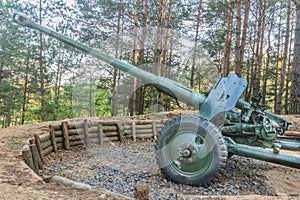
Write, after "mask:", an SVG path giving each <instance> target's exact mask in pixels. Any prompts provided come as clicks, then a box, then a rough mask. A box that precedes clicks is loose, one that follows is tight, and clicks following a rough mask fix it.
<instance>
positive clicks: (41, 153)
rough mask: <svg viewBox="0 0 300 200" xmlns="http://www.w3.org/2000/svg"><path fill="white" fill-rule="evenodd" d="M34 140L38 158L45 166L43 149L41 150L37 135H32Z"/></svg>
mask: <svg viewBox="0 0 300 200" xmlns="http://www.w3.org/2000/svg"><path fill="white" fill-rule="evenodd" d="M34 139H35V144H36V147H37V150H38V152H39V155H40V158H41V162H42V163H43V164H46V160H45V156H44V153H43V148H42V143H41V138H40V136H39V135H38V134H34Z"/></svg>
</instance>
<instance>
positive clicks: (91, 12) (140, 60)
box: [0, 0, 300, 128]
mask: <svg viewBox="0 0 300 200" xmlns="http://www.w3.org/2000/svg"><path fill="white" fill-rule="evenodd" d="M0 13H1V14H0V19H1V20H0V21H1V23H0V38H1V40H0V127H2V128H4V127H9V126H15V125H20V124H29V123H36V122H41V121H50V120H61V119H66V118H82V117H90V116H128V115H139V114H149V113H154V112H160V111H170V110H179V109H194V108H191V107H188V106H186V105H185V104H183V103H181V102H179V101H177V100H176V99H174V98H172V97H169V96H167V95H165V94H163V93H161V92H159V91H157V90H156V89H155V88H154V87H153V86H151V84H149V83H145V82H143V81H142V80H139V79H137V78H135V77H133V76H131V75H129V74H128V73H126V72H122V71H120V70H118V69H116V68H114V67H112V66H111V65H109V64H106V63H104V62H102V61H100V60H98V59H96V58H93V57H92V56H91V55H89V54H84V53H82V52H80V51H78V50H75V49H74V48H72V47H70V46H68V45H66V44H64V43H61V42H58V41H57V40H56V39H54V38H51V37H49V36H47V35H44V34H42V33H40V32H38V31H36V30H33V29H29V28H26V27H22V26H19V25H17V24H16V23H14V22H13V17H12V16H13V13H22V14H24V15H26V16H28V17H29V18H30V19H31V20H32V21H35V22H36V23H39V24H41V25H43V26H46V27H49V28H51V29H53V30H55V31H57V32H59V33H61V34H63V35H65V36H67V37H70V38H73V39H75V40H76V41H80V42H81V43H84V44H87V45H89V46H91V47H92V48H94V49H98V50H100V51H102V52H104V53H106V54H108V55H110V56H113V57H115V58H118V59H120V60H122V61H125V62H128V63H130V64H133V65H135V66H138V67H139V68H141V69H144V70H146V71H149V72H151V73H154V74H156V75H157V76H160V77H166V78H169V79H171V80H174V81H176V82H178V83H180V84H182V85H184V86H186V87H189V88H191V89H193V90H195V91H197V92H200V93H202V94H204V95H206V94H207V93H208V92H209V90H210V88H211V87H212V86H213V84H214V83H215V81H216V80H217V79H218V78H219V77H222V76H227V75H228V74H232V73H235V74H237V75H238V76H239V77H243V78H246V79H247V80H248V86H247V88H246V90H245V92H244V93H243V96H242V99H244V100H245V101H249V102H251V98H252V97H253V96H255V95H261V96H262V100H261V104H262V105H265V107H266V108H267V109H268V110H269V111H271V112H273V113H276V114H280V115H287V114H300V46H299V45H300V0H298V1H297V0H276V1H275V0H177V1H174V0H156V1H154V0H127V1H121V0H98V1H97V0H96V1H95V0H15V1H9V0H0Z"/></svg>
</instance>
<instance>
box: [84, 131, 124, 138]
mask: <svg viewBox="0 0 300 200" xmlns="http://www.w3.org/2000/svg"><path fill="white" fill-rule="evenodd" d="M113 136H119V132H106V133H103V136H102V137H113ZM98 137H99V134H98V133H89V138H98Z"/></svg>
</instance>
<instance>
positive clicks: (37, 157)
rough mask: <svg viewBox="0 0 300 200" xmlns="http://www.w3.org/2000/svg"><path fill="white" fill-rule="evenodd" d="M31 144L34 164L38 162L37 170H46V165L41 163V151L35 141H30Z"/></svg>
mask: <svg viewBox="0 0 300 200" xmlns="http://www.w3.org/2000/svg"><path fill="white" fill-rule="evenodd" d="M29 143H30V150H31V154H32V159H33V162H34V163H35V162H37V169H44V164H43V163H42V161H41V157H40V154H39V151H38V149H37V146H36V141H35V139H31V140H29ZM31 145H34V146H33V147H31ZM35 166H36V165H35Z"/></svg>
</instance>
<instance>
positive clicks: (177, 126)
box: [155, 116, 228, 186]
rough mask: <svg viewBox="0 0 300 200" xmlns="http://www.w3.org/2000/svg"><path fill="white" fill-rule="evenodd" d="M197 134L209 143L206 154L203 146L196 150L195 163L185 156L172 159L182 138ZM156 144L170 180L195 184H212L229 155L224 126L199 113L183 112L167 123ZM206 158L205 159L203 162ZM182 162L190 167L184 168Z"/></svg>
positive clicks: (166, 175) (157, 153)
mask: <svg viewBox="0 0 300 200" xmlns="http://www.w3.org/2000/svg"><path fill="white" fill-rule="evenodd" d="M193 137H194V138H195V141H196V140H197V139H196V138H198V137H200V138H201V140H202V139H203V141H202V142H203V144H205V148H204V150H203V151H202V153H203V152H207V154H205V157H201V156H200V154H201V153H199V152H200V151H201V149H202V147H200V148H199V149H200V151H197V153H195V157H196V156H197V158H196V159H197V160H196V159H194V160H196V162H195V163H193V164H192V165H194V166H192V165H191V166H189V164H190V163H188V162H187V161H183V158H182V157H181V158H178V159H177V160H174V161H173V160H172V159H173V157H174V155H175V156H176V151H177V147H178V145H179V143H181V142H182V139H183V140H185V139H184V138H188V139H187V140H190V139H193ZM183 143H184V142H183ZM194 144H196V143H194ZM203 144H201V145H203ZM176 145H177V146H176ZM201 145H199V146H201ZM195 146H197V145H195ZM172 147H174V149H172ZM155 148H156V159H157V163H158V165H159V167H160V169H161V172H162V174H163V175H164V176H165V177H166V178H167V179H168V180H170V181H173V182H175V183H181V184H188V185H195V186H208V185H210V184H212V183H213V182H214V181H215V180H216V179H217V177H218V175H219V174H220V172H221V171H222V170H224V168H225V166H226V162H227V157H228V151H227V146H226V143H225V140H224V138H223V136H222V134H221V132H220V130H219V129H218V128H217V127H216V126H215V125H214V124H213V123H211V122H209V121H207V120H204V119H202V118H199V117H198V116H180V117H176V118H175V119H173V120H171V121H169V122H168V123H166V124H165V125H164V127H163V128H162V130H161V131H160V133H159V136H158V139H157V141H156V147H155ZM197 148H198V147H197ZM179 149H182V148H181V147H180V148H179ZM206 150H208V151H206ZM174 151H175V153H174ZM178 152H179V150H178ZM194 152H195V151H194ZM180 155H181V154H180ZM201 155H202V154H201ZM178 157H179V156H178ZM204 158H205V162H202V161H204ZM184 159H185V158H184ZM182 164H183V165H182ZM202 165H203V166H202ZM182 166H183V168H185V169H187V170H186V171H185V169H184V170H182ZM198 166H199V167H198ZM190 168H191V169H190ZM194 168H196V169H195V171H193V170H194ZM198 168H199V169H198Z"/></svg>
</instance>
